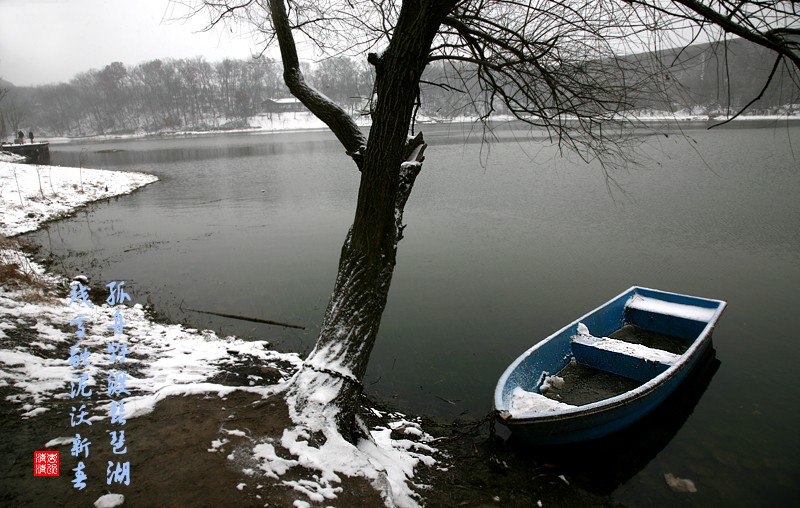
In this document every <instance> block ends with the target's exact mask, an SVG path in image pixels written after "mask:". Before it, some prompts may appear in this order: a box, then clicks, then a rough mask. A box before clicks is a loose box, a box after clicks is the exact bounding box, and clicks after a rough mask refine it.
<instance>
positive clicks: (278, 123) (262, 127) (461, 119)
mask: <svg viewBox="0 0 800 508" xmlns="http://www.w3.org/2000/svg"><path fill="white" fill-rule="evenodd" d="M728 118H729V117H727V116H725V115H721V114H711V115H709V114H707V113H705V112H704V111H689V110H683V111H677V112H675V113H670V112H668V111H645V112H638V113H637V114H636V115H631V116H626V117H620V120H621V121H627V122H629V123H631V124H632V125H643V124H656V123H685V122H712V123H719V122H723V121H725V120H728ZM477 121H478V119H477V117H475V116H468V115H461V116H455V117H432V116H427V115H424V114H421V113H420V114H419V115H418V116H417V119H416V122H417V124H418V125H420V126H425V125H448V124H453V125H456V124H471V123H475V122H477ZM489 121H490V122H491V123H508V122H515V121H519V120H517V119H516V118H514V117H513V116H512V115H493V116H492V117H490V118H489ZM733 121H734V122H752V121H761V122H763V121H793V122H795V121H800V113H795V114H786V115H742V116H739V117H736V118H735V119H733ZM355 122H356V124H358V125H359V126H360V127H364V128H366V127H369V126H370V125H371V123H372V122H371V119H370V118H369V116H359V117H356V118H355ZM324 130H328V127H327V126H326V125H325V124H324V123H323V122H322V120H320V119H318V118H317V117H315V116H313V115H312V114H311V113H273V114H272V115H267V114H260V115H256V116H254V117H252V118H251V119H250V121H249V127H239V128H218V129H211V130H194V129H176V130H163V131H159V132H146V131H144V130H142V131H138V132H133V133H126V134H98V135H88V136H79V137H65V136H51V137H47V141H48V142H50V143H53V144H64V143H73V142H88V141H115V140H128V139H144V138H168V137H184V136H214V135H221V134H275V133H291V132H303V131H324Z"/></svg>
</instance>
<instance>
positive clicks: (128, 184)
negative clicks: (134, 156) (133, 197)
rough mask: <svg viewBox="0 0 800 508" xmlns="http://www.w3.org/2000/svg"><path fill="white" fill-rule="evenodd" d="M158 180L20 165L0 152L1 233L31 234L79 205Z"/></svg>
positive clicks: (139, 175) (135, 175)
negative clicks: (40, 226) (46, 222)
mask: <svg viewBox="0 0 800 508" xmlns="http://www.w3.org/2000/svg"><path fill="white" fill-rule="evenodd" d="M157 180H158V177H156V176H153V175H146V174H144V173H133V172H126V171H105V170H98V169H86V168H83V169H81V168H64V167H59V166H33V165H28V164H21V163H19V158H18V157H17V156H16V155H13V154H8V153H4V152H0V210H2V212H3V213H2V218H1V219H0V234H2V235H5V236H13V235H17V234H20V233H25V232H28V231H33V230H34V229H36V228H38V227H39V225H41V224H42V223H43V222H45V221H48V220H52V219H56V218H59V217H64V216H66V215H68V214H70V213H72V212H73V211H74V210H75V209H76V208H78V207H80V206H82V205H85V204H87V203H90V202H92V201H97V200H100V199H104V198H110V197H113V196H119V195H121V194H127V193H129V192H131V191H133V190H134V189H137V188H139V187H142V186H144V185H147V184H149V183H153V182H155V181H157Z"/></svg>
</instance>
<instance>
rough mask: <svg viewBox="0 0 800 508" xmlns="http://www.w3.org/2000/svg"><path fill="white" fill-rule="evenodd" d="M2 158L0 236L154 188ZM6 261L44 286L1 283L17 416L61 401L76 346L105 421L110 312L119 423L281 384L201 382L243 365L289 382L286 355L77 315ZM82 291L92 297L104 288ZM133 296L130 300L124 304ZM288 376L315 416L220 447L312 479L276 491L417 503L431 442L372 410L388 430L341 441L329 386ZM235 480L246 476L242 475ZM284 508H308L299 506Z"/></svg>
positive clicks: (63, 287) (34, 268)
mask: <svg viewBox="0 0 800 508" xmlns="http://www.w3.org/2000/svg"><path fill="white" fill-rule="evenodd" d="M11 159H13V158H9V157H7V156H6V155H2V159H0V197H1V199H0V212H2V223H1V224H0V232H2V233H3V234H6V235H13V234H17V233H21V232H23V231H30V230H32V229H35V228H36V227H38V226H39V225H40V224H41V222H43V221H45V220H48V219H51V218H53V217H57V216H61V215H64V214H67V213H69V212H70V211H72V210H74V209H75V207H77V206H80V205H82V204H85V203H87V202H90V201H93V200H97V199H103V198H106V197H110V196H113V195H117V194H124V193H128V192H131V191H132V190H133V189H135V188H137V187H139V186H142V185H146V184H147V183H150V182H153V181H156V180H157V179H156V178H155V177H152V176H149V175H143V174H139V173H125V172H109V171H102V170H88V169H83V170H79V169H76V168H60V167H52V168H51V167H48V166H27V165H22V164H17V163H15V162H10V160H11ZM81 179H82V180H83V182H82V185H81V182H80V180H81ZM40 185H41V187H40ZM9 260H11V261H13V262H18V264H23V265H24V266H26V267H27V269H29V270H30V271H31V273H33V274H36V276H37V277H39V278H40V279H41V280H44V281H47V282H49V283H50V284H51V287H53V288H55V289H54V290H51V291H50V292H49V293H40V294H39V296H38V297H37V298H30V297H29V296H30V292H29V291H28V289H27V288H24V287H17V286H15V285H13V284H0V333H1V334H2V335H0V386H4V387H5V389H11V390H12V393H13V394H12V395H10V396H9V397H8V399H7V400H9V401H10V402H12V403H15V404H18V406H19V409H18V411H19V415H20V417H21V418H36V417H37V416H38V415H40V414H42V413H45V412H47V411H48V410H51V409H53V408H55V406H56V405H57V403H58V402H60V401H62V400H64V399H66V398H69V397H70V393H69V392H70V381H71V380H72V379H73V377H72V376H73V373H74V370H73V369H72V367H71V366H70V364H69V356H70V346H72V345H79V348H80V350H81V351H82V350H83V349H84V348H85V349H86V350H87V351H88V353H89V361H90V362H91V363H90V365H89V367H88V368H84V369H83V371H85V372H88V374H89V376H90V378H91V382H90V383H89V384H88V387H89V388H90V389H92V390H93V396H92V397H91V398H86V399H83V400H82V402H84V401H85V402H86V404H87V411H88V413H89V414H90V415H92V417H91V418H90V420H100V419H104V418H107V417H108V416H107V415H108V413H109V408H110V400H109V398H108V397H105V394H104V393H103V386H102V385H103V384H104V382H103V380H104V379H106V378H107V376H108V374H109V372H110V371H111V370H112V369H117V368H119V367H120V364H114V363H112V362H111V361H110V358H109V354H108V352H107V351H108V350H107V348H108V344H109V343H110V342H112V341H114V340H115V337H114V335H113V330H112V329H111V328H109V325H110V324H111V323H113V321H114V312H115V311H116V310H121V312H122V315H123V318H124V320H125V325H124V336H123V341H124V342H125V343H126V345H127V349H128V352H127V355H126V358H125V362H124V364H122V365H124V368H125V369H126V371H127V372H128V377H127V382H126V388H127V390H128V391H129V392H130V394H129V395H128V396H127V397H126V398H124V399H123V403H124V405H125V410H124V417H125V418H126V419H130V418H135V417H137V416H141V415H144V414H147V413H149V412H151V411H152V410H153V408H154V407H155V404H156V403H157V402H158V401H159V400H162V399H163V398H165V397H168V396H171V395H188V394H197V393H217V394H219V395H220V396H223V395H226V394H228V393H230V392H233V391H234V390H245V391H249V392H254V393H258V394H260V395H262V396H265V397H266V396H268V395H271V394H273V393H275V392H276V391H278V390H281V389H284V388H285V387H286V385H285V384H280V385H273V386H240V387H234V386H223V385H220V384H216V383H213V382H211V380H212V378H213V377H214V376H216V375H218V374H219V373H221V372H223V371H225V370H226V369H230V368H234V365H235V364H237V362H242V361H246V362H248V363H251V364H256V365H272V366H274V367H275V368H276V369H278V370H279V372H280V373H281V375H282V377H283V378H284V379H288V378H290V377H291V376H292V374H294V373H295V372H296V371H298V369H299V368H300V365H301V363H302V362H301V360H300V358H299V357H298V356H297V355H296V354H283V353H278V352H275V351H271V350H270V349H269V348H268V342H266V341H243V340H241V339H238V338H236V337H220V336H218V335H217V334H215V333H214V332H212V331H209V330H202V331H200V330H195V329H191V328H187V327H184V326H181V325H171V324H163V323H156V322H153V321H152V320H151V319H150V318H149V316H148V314H147V312H146V311H145V309H144V308H143V307H142V305H141V304H137V303H134V304H132V305H123V306H116V307H109V306H108V305H106V304H102V305H100V304H95V305H94V306H93V307H91V308H89V307H87V306H81V307H78V306H77V303H74V302H73V304H72V305H70V300H69V298H68V295H69V285H68V284H67V281H64V280H61V279H59V278H57V277H54V276H52V275H50V274H47V273H45V271H44V269H43V267H41V266H40V265H38V264H36V263H35V262H33V260H31V259H30V257H28V256H27V255H26V254H24V253H23V252H21V251H20V250H17V249H16V248H13V247H10V248H6V249H4V250H0V262H7V261H9ZM92 290H93V291H98V292H99V291H106V288H92ZM132 296H133V299H134V302H135V295H132ZM132 303H133V302H132ZM78 312H80V313H81V314H83V315H84V316H85V317H87V318H89V320H88V321H87V322H86V323H85V325H84V326H85V336H84V337H82V338H80V339H79V338H77V337H76V336H75V330H76V328H75V326H74V325H71V324H70V321H73V320H74V319H75V317H76V315H77V314H78ZM20 330H24V331H25V333H26V334H30V333H34V334H35V337H33V338H32V339H30V340H28V339H25V340H19V338H18V337H19V333H20V332H19V331H20ZM319 367H321V368H328V369H331V370H336V371H338V370H341V371H342V373H341V375H342V376H345V377H346V376H347V374H348V371H347V370H346V369H345V368H344V367H343V366H342V365H339V364H338V363H336V362H333V363H332V364H323V363H321V364H320V365H319ZM295 375H296V376H307V377H301V378H299V379H298V378H295V380H294V381H295V382H296V383H298V386H301V387H303V388H304V389H305V390H307V393H312V394H314V395H313V396H312V397H311V399H313V400H312V401H311V404H312V405H313V407H314V408H315V411H311V412H305V416H306V418H304V419H296V420H295V424H296V425H295V426H293V427H291V428H287V429H285V430H284V432H283V435H282V436H281V439H280V442H279V443H277V442H270V441H266V442H265V441H264V440H263V438H262V439H261V441H259V440H258V439H257V438H255V437H250V436H247V434H246V433H245V432H243V431H241V430H225V429H222V430H221V433H224V434H225V435H226V436H228V437H230V438H231V439H233V438H242V437H245V438H247V439H250V440H251V441H253V445H252V454H253V456H254V457H255V458H257V459H258V462H259V464H260V470H261V471H262V472H263V474H265V475H266V476H271V477H273V478H278V479H280V477H281V476H282V475H283V474H285V473H286V471H288V470H290V469H292V468H295V467H297V466H303V467H305V468H308V469H310V470H311V471H314V472H315V473H313V474H312V475H311V478H306V479H301V480H284V481H283V482H282V483H283V484H284V485H287V486H289V487H291V488H293V489H295V490H296V491H297V492H298V493H301V494H302V495H303V496H304V497H305V498H307V499H308V500H309V501H311V502H326V501H329V500H332V499H335V498H336V495H337V494H338V493H339V492H341V489H342V487H340V486H339V485H338V484H339V483H340V482H341V475H348V476H356V477H362V478H366V479H368V480H369V481H371V483H372V485H374V486H375V487H376V488H377V489H378V490H379V491H380V492H381V493H382V495H383V496H384V500H385V502H386V504H387V505H389V506H399V507H408V506H417V505H418V496H417V494H415V493H414V491H413V488H412V487H413V483H412V480H413V475H414V469H415V468H416V467H417V466H418V465H420V464H426V465H433V464H434V463H435V459H434V458H433V456H434V454H435V453H436V450H435V448H433V447H432V446H431V445H430V444H429V443H431V442H432V438H431V437H430V436H429V435H428V434H426V433H425V432H424V431H423V430H422V429H421V427H420V425H419V423H418V422H414V421H409V420H408V419H406V418H404V417H403V416H402V415H399V414H397V415H384V414H382V413H381V412H379V411H373V412H374V413H375V414H376V415H381V416H382V417H385V418H388V419H390V420H391V422H390V423H389V424H388V425H387V426H379V427H377V428H374V429H365V430H366V431H367V432H368V433H369V434H370V436H371V439H365V440H362V441H361V442H359V443H358V444H357V445H354V444H351V443H349V442H348V441H346V440H345V439H344V438H343V437H342V436H341V435H340V434H339V432H338V431H337V430H336V428H335V426H334V425H333V421H334V417H335V416H336V414H338V412H339V409H338V408H337V407H336V406H335V405H333V404H331V401H332V400H333V397H334V395H335V393H336V391H335V388H336V387H335V386H331V385H330V384H329V382H328V381H329V378H328V377H327V375H326V376H325V379H326V381H325V382H321V381H320V380H321V379H322V377H321V376H320V373H319V372H317V371H315V370H313V369H299V371H298V372H297V374H295ZM337 381H338V382H340V383H341V382H351V381H349V380H347V381H343V380H342V379H338V380H337ZM334 384H335V383H334ZM288 399H289V400H287V403H288V404H289V406H290V414H294V415H295V417H296V416H297V415H298V414H299V411H297V408H293V407H292V405H293V401H292V397H288ZM62 404H63V403H62ZM392 431H394V433H395V436H396V435H397V434H401V435H402V436H405V438H399V439H397V438H395V437H393V436H392ZM314 433H322V434H323V435H324V438H325V439H324V442H323V444H322V445H319V444H317V443H316V442H314V441H313V440H312V439H311V436H312V434H314ZM42 437H43V438H44V439H49V441H47V445H46V447H51V446H61V445H68V444H69V443H71V441H72V438H71V437H64V436H58V437H51V436H42ZM226 442H229V440H228V438H226V437H223V438H221V439H219V440H215V441H214V442H212V443H211V448H210V449H209V451H210V452H215V451H220V449H221V448H222V447H223V445H224V444H225V443H226ZM277 445H280V448H281V450H282V453H288V454H289V455H290V456H289V457H281V456H279V453H278V450H277ZM233 455H234V454H231V456H233ZM243 472H244V473H245V474H249V475H255V474H256V473H257V472H256V471H255V470H253V469H251V468H247V469H246V470H244V471H243ZM234 486H235V485H234ZM117 496H118V495H116V494H108V495H106V496H102V497H101V498H99V499H98V500H97V501H96V502H95V506H116V505H118V504H119V503H121V502H122V501H124V498H122V496H119V497H117ZM294 504H295V506H309V503H308V502H307V501H305V500H301V499H298V500H296V501H295V502H294Z"/></svg>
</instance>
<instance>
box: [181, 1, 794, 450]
mask: <svg viewBox="0 0 800 508" xmlns="http://www.w3.org/2000/svg"><path fill="white" fill-rule="evenodd" d="M184 3H186V2H184ZM189 3H190V4H191V2H189ZM193 5H194V7H195V8H196V9H197V10H196V11H195V12H196V13H203V14H205V15H208V16H209V26H214V25H216V24H218V23H224V22H227V21H231V22H238V23H245V24H249V26H251V27H252V28H253V31H254V33H257V34H259V35H260V36H261V37H262V38H263V42H264V44H270V43H274V42H277V44H278V46H279V48H280V53H281V60H282V62H283V77H284V80H285V82H286V85H287V86H288V88H289V90H290V91H291V93H292V94H294V95H295V96H296V97H297V98H298V99H300V100H301V101H302V102H303V104H305V106H306V107H307V108H308V109H309V110H310V111H311V112H312V113H313V114H314V115H316V116H317V117H319V118H320V119H322V120H323V121H324V122H325V123H326V124H327V125H328V126H329V127H330V129H331V131H333V133H334V134H335V135H336V137H337V138H338V140H339V141H340V142H341V144H342V146H343V147H344V149H345V152H346V154H347V155H348V156H349V157H350V158H352V160H353V162H354V164H355V166H356V168H357V169H358V171H360V172H361V181H360V187H359V194H358V201H357V204H356V211H355V217H354V220H353V225H352V227H351V229H350V230H349V232H348V234H347V237H346V239H345V242H344V246H343V247H342V252H341V257H340V261H339V270H338V275H337V279H336V282H335V286H334V290H333V294H332V295H331V299H330V303H329V304H328V307H327V310H326V311H325V316H324V319H323V322H322V326H321V330H320V334H319V338H318V340H317V344H316V347H315V348H314V350H313V351H312V352H311V353H310V354H309V356H308V358H307V359H306V360H305V362H304V363H303V365H302V368H301V370H300V372H298V374H297V375H296V376H295V377H294V378H293V381H292V383H291V385H290V387H289V388H288V392H287V394H286V395H287V400H288V401H289V402H290V404H289V405H290V408H291V411H292V416H293V417H294V418H295V419H296V420H297V419H298V418H301V419H303V418H305V417H307V416H310V415H313V414H324V415H325V417H326V418H327V419H328V420H333V421H335V422H336V424H337V426H338V429H339V431H340V432H341V433H342V434H343V435H345V436H346V437H348V438H350V439H352V438H354V437H355V435H356V434H357V432H358V431H357V426H356V425H355V422H356V419H355V418H354V416H355V415H356V414H357V408H358V403H359V397H358V396H359V394H360V393H361V391H362V389H363V386H362V379H363V376H364V374H365V371H366V367H367V362H368V360H369V356H370V353H371V351H372V348H373V344H374V342H375V339H376V336H377V333H378V328H379V325H380V321H381V316H382V313H383V311H384V307H385V305H386V300H387V295H388V291H389V285H390V282H391V278H392V273H393V270H394V266H395V262H396V255H397V243H398V241H399V240H400V239H401V238H402V236H403V229H404V225H403V210H404V207H405V205H406V202H407V200H408V198H409V195H410V193H411V190H412V188H413V185H414V181H415V178H416V176H417V175H418V173H419V172H420V170H421V167H422V161H423V152H424V150H425V147H426V144H425V142H424V140H423V137H422V134H421V133H418V134H416V135H409V134H413V131H414V128H413V119H414V116H415V112H416V110H417V108H418V107H419V105H420V101H421V93H420V90H421V85H425V84H426V83H425V80H424V79H423V71H424V70H425V68H426V66H428V65H429V64H431V63H443V64H444V67H443V69H445V71H444V73H443V74H442V73H440V74H439V78H437V80H436V82H431V83H427V84H428V85H429V86H436V87H443V88H446V89H448V90H451V91H457V92H461V93H464V94H466V95H467V96H468V97H469V99H470V104H471V105H472V107H474V109H475V112H476V114H477V116H478V117H480V118H481V119H483V120H488V119H489V117H490V116H491V114H492V112H493V111H495V109H496V108H498V107H502V108H504V110H505V111H508V112H510V113H512V114H513V115H514V116H515V117H516V118H518V119H519V120H521V121H523V122H527V123H529V124H531V125H535V126H538V127H541V128H544V129H546V130H547V131H548V132H549V133H550V134H551V136H552V137H553V138H554V139H555V140H557V141H558V142H559V143H560V144H561V145H562V146H564V147H568V148H571V149H574V150H576V151H578V152H579V153H580V154H581V155H582V156H583V157H585V158H594V157H601V158H603V159H608V158H610V157H611V156H613V155H615V154H619V153H621V150H622V148H623V146H622V145H621V144H620V130H619V129H615V128H614V126H615V125H617V124H618V123H619V119H620V115H621V114H623V113H625V112H626V111H627V110H628V109H629V107H630V105H631V100H632V95H631V93H630V92H631V90H635V89H636V88H637V87H641V86H644V85H645V84H646V83H648V81H647V80H646V79H644V78H643V76H645V75H646V74H647V73H643V72H642V69H641V66H642V62H641V61H637V60H635V59H624V58H620V56H619V55H620V54H624V53H628V54H630V53H633V52H635V51H636V50H637V49H638V50H639V51H642V50H644V49H647V45H648V44H650V43H651V42H652V41H655V40H661V39H659V36H662V37H663V35H664V34H665V33H666V32H664V31H665V30H671V29H676V28H681V29H695V30H697V29H704V28H706V27H708V26H712V25H718V26H721V27H722V28H723V29H724V30H727V31H729V32H732V33H736V34H738V35H741V36H747V37H748V38H750V39H751V40H753V41H754V42H757V43H759V44H762V45H764V46H766V47H768V48H770V49H772V50H773V51H775V52H776V54H777V55H778V57H779V58H780V59H787V60H788V61H790V62H794V63H796V58H797V56H798V55H797V46H796V44H795V43H794V42H792V40H791V39H790V38H788V37H787V36H788V35H789V34H791V33H792V32H793V31H794V30H795V29H796V26H797V22H798V20H797V13H796V11H795V10H794V9H795V8H796V4H795V3H791V2H785V3H782V2H778V3H776V2H769V3H768V2H706V3H701V2H691V1H682V0H676V1H668V0H619V1H616V0H594V1H591V2H586V1H573V0H532V1H525V0H403V1H391V0H341V1H335V0H322V1H314V2H311V1H305V0H219V1H215V0H202V1H201V3H200V5H198V4H196V3H195V4H193ZM714 7H717V10H715V11H714V12H713V13H712V12H709V11H707V9H713V8H714ZM721 7H725V8H727V9H728V10H727V11H725V10H724V9H721ZM720 12H722V13H723V14H719V13H720ZM720 15H721V16H722V17H723V18H724V19H722V18H720ZM296 38H299V39H300V40H301V41H302V43H303V44H308V43H310V44H312V45H314V46H315V47H316V48H317V49H318V50H319V51H322V52H323V53H325V54H327V55H339V54H347V53H350V54H360V55H364V54H367V60H368V62H369V63H370V64H371V65H372V67H373V69H374V74H375V78H374V95H373V97H374V104H373V107H372V109H371V114H372V127H371V129H370V130H369V134H368V135H365V134H364V133H363V132H362V131H361V130H360V129H359V128H358V127H357V126H356V124H355V123H354V121H353V120H352V119H351V117H350V116H349V115H347V114H346V112H345V111H344V110H343V109H342V108H340V107H339V106H337V105H336V104H335V103H334V102H333V101H332V100H330V99H328V98H327V97H326V96H325V95H323V94H322V93H320V92H319V91H317V90H316V89H314V88H313V87H311V86H310V85H309V84H308V83H307V81H306V79H305V77H304V75H303V72H302V68H301V65H300V60H299V57H298V52H297V43H296ZM442 76H444V77H442ZM312 430H314V429H312ZM316 430H320V429H316Z"/></svg>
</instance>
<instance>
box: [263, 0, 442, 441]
mask: <svg viewBox="0 0 800 508" xmlns="http://www.w3.org/2000/svg"><path fill="white" fill-rule="evenodd" d="M454 3H455V2H453V1H435V0H414V1H406V2H403V7H402V9H401V11H400V14H399V17H398V20H397V25H396V27H395V31H394V36H393V37H392V39H391V42H390V44H389V47H388V48H387V49H386V51H385V52H384V53H383V54H381V55H377V54H372V55H370V59H369V60H370V63H372V64H373V65H374V66H375V92H376V94H377V101H376V103H375V109H374V112H373V115H372V128H371V129H370V133H369V138H368V139H367V140H365V139H364V138H363V135H362V134H361V132H360V130H358V128H357V127H356V126H355V123H354V122H353V121H352V120H351V119H350V117H349V116H348V115H346V114H345V112H344V111H343V110H341V109H340V108H339V107H338V106H336V105H335V104H333V103H332V102H331V101H329V100H327V99H326V98H325V97H324V96H322V95H321V94H319V93H318V92H316V91H315V90H314V89H313V88H311V87H309V86H307V85H306V84H305V82H304V80H303V77H302V74H301V72H300V68H299V63H298V59H297V53H296V50H295V46H294V41H293V39H292V34H291V28H290V26H289V22H288V18H287V15H286V11H285V7H284V3H283V1H282V0H272V1H271V2H270V13H271V16H272V21H273V25H274V27H275V32H276V34H277V38H278V41H279V44H280V48H281V57H282V60H283V63H284V78H285V81H286V84H287V86H288V87H289V89H290V91H291V92H292V93H293V94H294V95H295V96H296V97H297V98H298V99H300V101H301V102H303V103H304V104H305V105H306V106H307V107H308V108H309V110H310V111H311V112H312V113H314V114H315V115H317V116H318V117H320V118H321V119H322V120H323V121H325V122H326V124H328V126H329V127H330V128H331V130H333V132H334V134H335V135H336V136H337V138H338V139H339V140H340V142H341V143H342V145H343V146H344V147H345V149H346V150H347V153H348V154H349V155H350V156H351V157H352V158H353V160H354V161H355V162H356V164H357V166H358V167H359V169H360V170H361V182H360V186H359V192H358V203H357V206H356V213H355V217H354V219H353V226H352V227H351V229H350V231H349V232H348V234H347V238H346V240H345V243H344V246H343V247H342V252H341V257H340V260H339V271H338V275H337V278H336V283H335V286H334V289H333V294H332V295H331V299H330V302H329V304H328V308H327V310H326V312H325V317H324V319H323V322H322V326H321V330H320V334H319V338H318V339H317V344H316V347H315V348H314V350H313V351H312V352H311V354H310V355H309V356H308V358H307V359H306V360H305V362H304V363H303V366H302V367H301V370H300V372H299V373H298V374H297V375H296V377H295V378H294V380H293V382H292V384H291V385H290V387H289V389H288V395H289V398H290V400H291V404H290V407H291V408H292V409H293V411H294V413H295V414H293V415H292V416H293V417H295V418H300V419H303V420H306V421H308V420H311V419H310V418H305V417H304V416H307V415H315V414H324V415H325V417H326V418H327V419H333V420H334V421H335V422H336V424H337V427H338V429H339V431H340V432H341V433H342V435H343V436H345V437H346V438H349V439H354V438H355V435H356V434H358V433H359V430H358V426H357V425H355V423H356V419H355V415H356V413H357V410H358V404H359V395H360V394H361V390H362V384H361V380H362V379H363V377H364V374H365V372H366V368H367V363H368V361H369V357H370V354H371V352H372V348H373V346H374V344H375V339H376V337H377V334H378V329H379V327H380V322H381V317H382V315H383V311H384V308H385V307H386V300H387V296H388V292H389V286H390V283H391V279H392V273H393V272H394V267H395V262H396V255H397V243H398V241H399V240H400V239H401V237H402V230H403V225H402V217H403V210H404V207H405V204H406V201H407V200H408V197H409V195H410V193H411V190H412V188H413V185H414V181H415V179H416V176H417V174H419V171H420V170H421V167H422V166H421V165H422V160H423V152H424V149H425V146H426V145H425V143H424V140H423V138H422V135H421V134H420V135H417V136H415V137H413V138H410V137H409V136H408V132H409V126H410V124H411V117H412V114H413V109H414V104H415V101H416V100H417V97H418V93H419V82H420V78H421V76H422V71H423V70H424V68H425V65H426V62H427V58H428V54H429V52H430V48H431V44H432V43H433V39H434V37H435V36H436V34H437V32H438V30H439V25H440V23H441V22H442V21H443V20H444V18H445V16H446V15H447V13H448V12H449V10H450V9H452V7H453V5H454Z"/></svg>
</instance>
